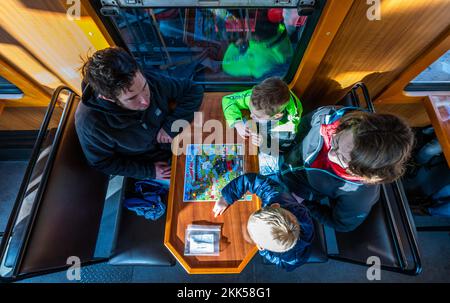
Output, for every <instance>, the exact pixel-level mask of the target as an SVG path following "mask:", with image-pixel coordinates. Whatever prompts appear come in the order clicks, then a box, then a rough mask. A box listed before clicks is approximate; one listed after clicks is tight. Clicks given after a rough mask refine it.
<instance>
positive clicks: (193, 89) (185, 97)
mask: <svg viewBox="0 0 450 303" xmlns="http://www.w3.org/2000/svg"><path fill="white" fill-rule="evenodd" d="M158 83H159V85H160V88H161V90H162V91H163V92H164V94H165V95H166V97H167V99H168V100H174V101H175V103H176V106H175V110H174V111H173V112H172V113H170V115H168V116H167V117H166V119H165V121H164V123H163V125H162V128H163V129H164V130H165V131H166V132H167V134H168V135H169V136H171V137H172V138H173V137H175V136H176V135H177V134H178V132H172V129H171V128H172V123H173V122H174V121H176V120H186V121H188V122H191V121H192V120H193V119H194V112H196V111H197V110H198V109H199V108H200V105H201V104H202V100H203V87H202V86H201V85H196V84H194V83H193V82H192V81H191V80H189V79H177V78H172V77H166V76H162V75H161V76H160V77H159V78H158Z"/></svg>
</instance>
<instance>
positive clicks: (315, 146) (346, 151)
mask: <svg viewBox="0 0 450 303" xmlns="http://www.w3.org/2000/svg"><path fill="white" fill-rule="evenodd" d="M298 133H299V137H298V138H297V142H298V143H297V144H296V145H295V146H294V148H293V149H292V150H291V151H290V152H289V153H288V154H287V155H286V158H285V162H284V163H283V165H282V167H281V172H280V173H279V178H280V179H281V181H282V182H283V183H284V184H285V185H287V186H288V188H289V190H290V191H292V192H293V193H295V194H296V195H298V196H299V197H300V198H302V199H304V200H305V201H304V202H303V204H305V205H306V206H307V207H308V208H309V210H310V211H311V214H312V216H313V217H314V218H316V219H317V220H318V221H319V222H321V223H323V224H325V225H328V226H330V227H332V228H334V229H335V230H336V231H340V232H347V231H351V230H353V229H355V228H356V227H358V226H359V225H360V224H361V223H362V222H363V221H364V220H365V218H366V217H367V215H368V214H369V213H370V210H371V208H372V206H373V205H374V204H375V203H376V202H377V201H378V199H379V193H380V185H379V184H382V183H389V182H392V181H394V180H396V179H398V178H399V177H400V176H401V175H402V174H403V172H404V166H405V162H406V160H407V159H408V157H409V156H410V153H411V149H412V146H413V141H414V136H413V133H412V131H411V129H410V128H409V127H408V126H407V125H406V123H404V122H403V121H402V120H401V119H399V118H398V117H396V116H393V115H388V114H375V113H368V112H365V111H360V110H355V108H337V107H333V106H325V107H321V108H319V109H317V110H316V111H314V112H312V113H310V114H309V115H307V116H305V117H303V118H302V122H301V124H300V128H299V132H298ZM324 198H328V199H329V202H330V205H325V204H321V203H320V202H319V201H320V200H323V199H324Z"/></svg>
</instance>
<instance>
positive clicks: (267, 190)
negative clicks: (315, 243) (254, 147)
mask: <svg viewBox="0 0 450 303" xmlns="http://www.w3.org/2000/svg"><path fill="white" fill-rule="evenodd" d="M247 191H248V192H250V193H252V194H256V195H257V196H258V197H260V198H261V201H262V206H263V207H265V206H267V205H270V204H272V203H279V204H280V206H281V207H282V208H284V209H286V210H288V211H290V212H291V213H292V214H294V215H295V217H296V218H297V220H298V223H299V225H300V238H299V239H298V241H297V244H296V245H295V246H294V247H293V248H291V249H290V250H288V251H286V252H283V253H276V252H272V251H268V250H262V251H260V252H259V254H260V255H261V256H263V257H264V258H265V259H266V260H267V261H269V262H270V263H274V264H275V265H277V266H278V267H281V268H284V269H286V270H287V271H292V270H294V269H295V268H297V267H298V266H300V265H302V264H304V263H306V261H307V260H308V258H309V255H310V253H311V249H310V247H311V242H312V240H313V238H314V226H313V222H312V219H311V217H310V215H309V212H308V209H307V208H306V207H305V206H303V205H302V204H300V203H298V201H297V200H296V199H295V198H294V197H293V196H292V195H291V194H290V193H288V192H286V191H285V190H283V188H282V187H281V186H280V184H278V183H277V182H275V181H273V180H271V179H269V178H267V177H264V176H262V175H258V174H254V173H249V174H245V175H242V176H240V177H238V178H236V179H234V180H233V181H231V182H230V183H228V184H227V186H225V187H224V188H223V189H222V196H223V198H224V199H225V201H226V202H227V203H229V204H232V203H233V202H234V201H237V200H239V199H240V198H241V197H242V196H243V195H244V194H245V193H246V192H247Z"/></svg>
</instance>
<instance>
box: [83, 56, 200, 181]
mask: <svg viewBox="0 0 450 303" xmlns="http://www.w3.org/2000/svg"><path fill="white" fill-rule="evenodd" d="M82 73H83V96H82V99H81V102H80V104H79V106H78V108H77V112H76V115H75V126H76V131H77V134H78V137H79V139H80V143H81V146H82V148H83V152H84V154H85V156H86V158H87V161H88V163H89V164H90V165H91V166H93V167H95V168H96V169H98V170H100V171H102V172H104V173H105V174H111V175H123V176H127V177H133V178H136V179H146V178H157V179H168V178H170V165H169V163H168V160H169V159H170V156H171V152H170V143H171V142H172V139H173V138H174V137H175V136H176V135H177V134H178V133H177V132H173V131H172V129H171V126H172V123H173V122H174V121H176V120H187V121H192V119H193V116H194V112H195V111H196V110H198V108H199V107H200V104H201V102H202V97H203V89H202V87H201V86H198V85H193V83H192V81H190V80H188V79H175V78H170V77H167V76H163V75H161V74H157V73H155V72H150V71H145V72H144V71H142V70H141V69H140V68H139V66H138V64H137V62H136V60H135V59H134V58H133V57H132V56H131V55H129V54H128V53H127V52H126V51H125V50H123V49H120V48H107V49H104V50H100V51H97V52H96V53H94V55H93V56H92V57H90V58H89V59H88V60H87V61H86V63H85V64H84V66H83V68H82ZM169 101H174V102H175V103H176V105H175V109H171V108H170V107H169Z"/></svg>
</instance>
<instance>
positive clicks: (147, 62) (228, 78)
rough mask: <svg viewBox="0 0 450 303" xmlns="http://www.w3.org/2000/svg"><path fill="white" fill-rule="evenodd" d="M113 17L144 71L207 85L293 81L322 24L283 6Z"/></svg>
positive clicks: (127, 12)
mask: <svg viewBox="0 0 450 303" xmlns="http://www.w3.org/2000/svg"><path fill="white" fill-rule="evenodd" d="M111 18H112V20H113V24H114V26H115V28H116V30H117V31H118V32H119V33H120V36H121V38H122V40H123V41H124V43H125V44H126V46H127V47H128V48H129V49H130V51H131V52H132V53H133V54H134V55H135V57H136V58H137V59H138V61H139V62H140V64H141V65H142V66H143V67H144V68H157V69H160V70H162V71H165V72H167V73H168V74H170V75H173V76H180V77H192V78H193V79H194V81H196V82H198V83H203V84H218V83H220V84H229V83H235V84H236V83H242V84H250V83H256V82H260V81H261V79H264V78H267V77H270V76H279V77H282V78H283V77H284V78H285V80H288V81H290V79H288V78H289V77H292V76H293V74H294V73H295V69H296V68H297V65H298V63H299V61H300V59H301V58H300V59H298V58H296V57H298V56H300V57H301V53H302V51H304V48H306V47H305V44H307V41H306V42H305V41H304V40H305V39H306V38H305V36H307V34H305V33H306V32H310V34H309V35H312V31H311V30H309V31H308V30H307V29H308V28H310V27H314V25H315V23H316V22H317V20H314V22H313V21H312V19H314V18H316V17H315V16H314V15H313V16H308V17H307V16H299V15H298V14H297V10H296V9H281V8H277V9H275V8H271V9H268V8H264V9H262V8H258V9H257V8H248V9H246V8H238V9H223V8H214V9H213V8H161V9H144V8H141V9H134V8H129V9H121V10H120V15H119V16H113V17H111ZM310 19H311V20H310ZM316 19H318V18H316ZM310 24H311V25H310ZM302 47H303V50H301V49H302ZM294 53H295V54H296V55H295V56H294ZM294 57H295V58H294ZM292 70H293V72H292ZM289 74H291V76H289Z"/></svg>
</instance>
